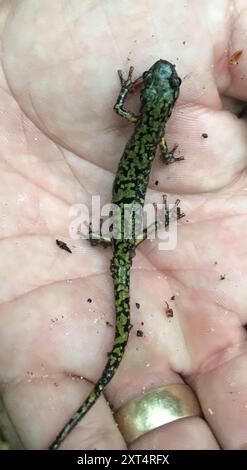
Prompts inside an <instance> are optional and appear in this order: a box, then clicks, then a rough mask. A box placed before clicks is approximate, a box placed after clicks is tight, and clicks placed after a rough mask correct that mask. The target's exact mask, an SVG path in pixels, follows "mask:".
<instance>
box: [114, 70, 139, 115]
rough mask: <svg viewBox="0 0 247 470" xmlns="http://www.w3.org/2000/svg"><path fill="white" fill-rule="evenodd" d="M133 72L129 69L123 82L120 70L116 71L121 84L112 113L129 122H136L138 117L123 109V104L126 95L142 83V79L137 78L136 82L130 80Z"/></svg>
mask: <svg viewBox="0 0 247 470" xmlns="http://www.w3.org/2000/svg"><path fill="white" fill-rule="evenodd" d="M133 71H134V67H130V69H129V73H128V76H127V79H126V80H125V79H124V78H123V72H122V70H118V75H119V79H120V83H121V89H120V92H119V95H118V98H117V101H116V104H115V106H114V111H115V112H116V113H117V114H118V115H119V116H121V117H124V118H125V119H127V120H128V121H129V122H136V121H137V119H138V116H136V115H135V114H134V113H132V112H131V111H129V110H128V109H126V108H124V102H125V99H126V97H127V95H128V94H129V93H130V92H131V91H133V90H134V89H135V88H136V87H137V86H139V85H140V84H141V83H142V77H140V78H137V80H134V81H133V80H132V75H133Z"/></svg>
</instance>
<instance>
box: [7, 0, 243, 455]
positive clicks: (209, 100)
mask: <svg viewBox="0 0 247 470" xmlns="http://www.w3.org/2000/svg"><path fill="white" fill-rule="evenodd" d="M82 3H83V4H82ZM199 3H200V5H199ZM171 4H172V8H171ZM244 5H245V2H244V1H243V0H241V1H237V0H235V2H230V1H226V0H219V1H217V2H215V1H214V0H212V1H211V0H209V1H208V2H198V1H197V0H194V1H193V0H191V1H190V2H186V1H185V0H183V1H181V0H173V1H172V2H171V1H170V0H169V1H168V0H155V1H153V0H152V2H151V1H145V2H143V1H136V2H132V1H130V0H126V1H125V2H122V1H116V0H114V1H105V2H96V1H95V2H93V1H85V2H80V1H79V0H71V1H70V2H64V1H58V0H54V1H53V2H52V4H51V2H48V1H47V0H43V1H42V2H39V1H38V0H37V1H36V0H32V1H31V0H23V1H22V2H18V1H9V0H8V1H6V2H4V1H2V2H1V3H0V31H1V45H2V47H1V75H0V80H1V87H0V93H1V98H0V103H1V108H0V111H1V139H0V148H1V152H0V155H1V189H0V221H1V223H0V230H1V245H2V246H1V261H0V263H1V265H0V266H1V273H2V279H4V282H3V281H2V283H1V307H0V344H1V353H0V374H1V376H0V383H1V396H2V400H3V404H4V407H5V409H6V411H7V414H8V416H9V418H10V420H11V422H12V424H13V427H14V429H15V431H16V433H17V434H18V436H19V439H20V441H21V443H22V445H23V447H25V448H27V449H45V448H47V447H48V445H49V443H50V442H51V441H52V439H54V437H55V435H56V434H57V432H59V430H60V429H61V427H62V426H63V425H64V424H65V422H66V421H67V420H68V419H69V418H70V417H71V415H72V413H73V412H74V411H75V410H76V409H77V408H78V406H79V405H80V403H81V401H82V399H83V398H84V397H86V395H87V393H88V391H89V390H90V389H91V387H92V384H93V383H94V382H96V380H97V379H98V378H99V376H100V374H101V372H102V370H103V367H104V364H105V358H106V354H107V352H108V351H109V350H110V349H111V346H112V340H113V328H111V327H110V326H109V324H108V325H107V324H106V322H110V323H111V324H113V323H114V300H113V287H112V280H111V276H110V272H109V260H110V258H111V250H109V251H108V250H104V249H103V248H99V247H97V248H94V247H91V246H90V245H89V244H88V242H86V241H73V242H71V240H70V239H69V238H68V225H69V223H70V222H71V217H69V215H68V213H69V208H70V206H71V205H72V204H75V203H84V204H87V205H90V195H91V194H100V196H101V204H104V203H108V202H110V200H111V190H112V182H113V178H114V174H115V171H116V169H117V165H118V163H119V159H120V157H121V154H122V151H123V148H124V146H125V144H126V142H127V140H128V138H129V136H130V134H131V132H132V126H131V124H129V123H127V122H126V123H125V121H123V120H121V119H120V118H119V117H117V116H116V115H115V114H114V112H113V111H112V106H113V104H114V101H115V99H116V96H117V94H118V91H119V83H118V77H117V73H116V70H117V69H118V68H121V69H123V70H124V71H125V72H127V71H128V68H129V63H131V65H134V67H135V72H134V73H135V77H137V76H139V75H140V74H141V73H142V72H143V71H144V70H146V69H147V68H148V67H150V65H152V64H153V63H154V62H155V61H156V60H158V59H160V58H163V59H167V60H169V61H171V62H173V63H175V64H176V69H177V71H178V74H179V76H181V78H182V80H183V82H182V86H181V92H180V97H179V100H178V102H177V104H176V107H175V110H174V112H173V114H172V117H171V119H170V121H169V124H168V126H167V134H166V135H167V138H168V144H169V146H170V148H171V147H172V146H173V145H174V144H178V145H179V148H178V150H177V152H180V153H181V154H182V155H184V157H185V161H183V162H179V163H175V164H173V165H170V166H169V167H166V166H164V165H163V163H162V162H161V161H160V159H159V158H156V160H155V162H154V165H153V169H152V172H151V177H150V185H149V187H150V191H148V194H147V200H148V201H152V202H155V201H156V202H161V195H162V194H163V193H164V192H165V193H167V194H168V198H169V201H171V202H174V200H175V199H176V198H177V195H179V197H180V198H181V201H182V203H181V209H182V210H183V211H184V212H185V213H186V217H185V218H184V219H182V220H181V221H180V222H179V229H178V244H177V248H176V249H175V250H172V251H163V252H162V251H159V250H158V242H157V241H154V242H152V243H151V242H149V241H147V242H145V243H143V244H142V246H141V247H140V248H138V249H137V251H136V253H137V254H136V257H135V258H134V259H133V267H132V273H131V322H132V324H133V328H132V330H131V334H130V339H129V343H128V348H127V351H126V353H125V356H124V359H123V361H122V363H121V366H120V368H119V370H118V372H117V374H116V376H115V377H114V379H113V380H112V382H111V383H110V385H109V386H108V388H107V393H106V394H105V396H106V398H107V400H108V401H109V402H110V403H111V405H112V407H113V408H115V409H117V408H118V407H119V406H121V404H123V403H125V402H127V401H128V400H129V399H131V398H132V397H134V396H136V395H139V394H140V393H141V392H142V390H149V389H151V388H155V387H158V386H160V385H163V384H166V383H167V384H172V383H181V382H183V381H185V382H186V383H188V384H189V385H190V386H191V387H192V389H193V390H194V392H195V393H196V394H197V396H198V398H199V400H200V403H201V406H202V408H203V411H204V415H205V419H204V420H202V419H200V418H190V419H184V420H181V421H176V422H174V423H171V424H169V425H167V426H163V427H162V428H159V429H157V430H155V431H152V432H150V433H149V434H147V435H145V436H143V437H142V438H140V439H139V440H138V441H136V442H135V443H133V444H132V445H131V448H132V449H134V448H138V449H141V448H144V449H162V448H166V449H181V448H192V449H198V448H199V449H202V448H203V449H216V448H224V449H243V448H247V435H246V415H247V370H246V356H247V345H246V330H245V328H244V325H246V322H247V318H246V317H247V315H246V300H247V298H246V297H247V291H246V272H247V269H246V268H247V261H246V260H247V251H246V246H245V243H244V241H243V234H245V233H246V228H247V227H246V226H247V219H246V209H247V202H246V189H247V182H246V154H247V132H246V131H247V129H246V121H245V120H244V119H243V118H242V119H238V118H237V117H236V115H235V113H234V111H235V109H236V108H237V103H236V100H237V99H238V100H243V101H246V100H247V59H246V54H245V51H244V52H243V54H242V56H241V57H240V58H239V61H238V62H239V63H238V65H230V64H229V60H228V57H229V56H230V55H231V54H232V53H234V52H235V51H236V50H241V49H244V48H245V45H246V30H247V28H246V26H247V12H246V9H245V10H244ZM126 12H128V15H126ZM95 24H97V28H96V27H95ZM198 44H200V47H199V48H198ZM128 57H129V59H130V61H128V60H127V59H128ZM222 96H226V97H228V98H230V100H228V101H227V109H224V106H226V101H225V100H223V99H222ZM132 101H133V103H132V105H133V106H131V107H133V109H134V108H135V106H136V108H137V109H138V96H136V97H134V98H133V100H132ZM203 133H207V134H208V138H206V139H205V138H203V137H202V134H203ZM155 181H159V184H158V186H156V185H155ZM56 238H58V239H62V240H63V241H66V242H67V244H68V245H69V247H70V248H71V250H72V252H73V254H69V253H67V252H65V251H64V250H60V249H59V248H58V247H57V245H56V243H55V239H56ZM6 274H7V276H6ZM174 295H175V299H174V300H170V299H171V297H172V296H174ZM88 299H92V302H89V301H88ZM165 301H167V302H168V303H169V305H170V306H172V308H173V312H174V316H173V317H172V318H167V317H166V315H165V308H166V304H165ZM136 303H139V304H140V308H139V309H138V308H137V307H136ZM142 322H143V323H144V325H142ZM140 329H141V330H142V331H143V333H144V335H143V336H141V337H139V336H137V335H136V332H137V330H140ZM81 377H84V378H85V380H81ZM61 448H63V449H73V448H81V449H96V448H97V449H109V448H110V449H113V448H115V449H125V448H126V445H125V443H124V440H123V437H122V436H121V434H120V432H119V431H118V429H117V428H116V424H115V422H114V419H113V417H112V414H111V411H110V409H109V407H108V405H107V402H106V400H104V398H101V399H100V400H99V401H98V402H97V403H96V405H95V406H94V407H93V408H92V410H91V411H90V413H88V415H86V416H85V418H84V419H83V420H82V421H81V422H80V423H79V425H78V426H77V427H76V428H75V430H74V431H73V432H72V433H71V435H70V436H69V437H68V438H67V440H66V441H65V442H64V443H63V445H62V446H61Z"/></svg>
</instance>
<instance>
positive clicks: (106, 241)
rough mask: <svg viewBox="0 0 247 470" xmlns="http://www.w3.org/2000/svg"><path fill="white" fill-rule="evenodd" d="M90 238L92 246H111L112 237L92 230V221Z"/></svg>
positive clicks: (89, 230) (89, 232)
mask: <svg viewBox="0 0 247 470" xmlns="http://www.w3.org/2000/svg"><path fill="white" fill-rule="evenodd" d="M88 239H89V242H90V244H91V245H92V246H96V245H102V246H103V247H104V248H107V247H108V246H111V244H112V239H111V238H110V237H105V236H102V235H101V234H100V233H94V232H92V223H91V222H90V224H89V229H88Z"/></svg>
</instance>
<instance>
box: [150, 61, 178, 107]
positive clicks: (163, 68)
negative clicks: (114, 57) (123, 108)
mask: <svg viewBox="0 0 247 470" xmlns="http://www.w3.org/2000/svg"><path fill="white" fill-rule="evenodd" d="M180 84H181V79H180V78H179V77H178V75H177V72H176V70H175V66H174V65H172V64H171V63H170V62H167V61H166V60H162V59H160V60H158V61H157V62H155V64H154V65H152V67H151V68H150V69H149V70H148V71H147V72H144V74H143V84H142V89H141V101H142V103H143V104H144V103H147V102H149V103H157V104H158V103H159V104H160V105H161V106H162V102H164V104H165V105H166V106H167V105H168V106H169V105H171V106H173V105H174V103H175V101H176V99H177V98H178V95H179V87H180Z"/></svg>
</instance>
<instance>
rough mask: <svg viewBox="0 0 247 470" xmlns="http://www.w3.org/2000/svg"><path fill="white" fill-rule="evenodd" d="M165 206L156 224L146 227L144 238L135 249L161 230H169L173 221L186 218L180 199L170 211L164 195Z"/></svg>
mask: <svg viewBox="0 0 247 470" xmlns="http://www.w3.org/2000/svg"><path fill="white" fill-rule="evenodd" d="M163 204H164V208H163V211H162V214H161V216H160V217H159V218H156V220H155V222H153V223H152V224H151V225H149V226H148V227H146V228H145V229H144V230H143V233H142V236H141V237H138V238H137V239H136V242H135V247H137V246H139V245H140V244H141V243H142V242H143V241H144V240H146V239H147V238H148V237H149V236H150V235H151V234H152V233H154V232H156V231H157V230H159V229H161V228H167V227H169V225H170V222H171V221H174V220H179V219H181V218H182V217H184V216H185V214H184V213H183V212H181V209H180V207H179V204H180V199H177V200H176V201H175V203H174V205H173V207H172V208H171V209H169V207H168V204H167V196H166V194H164V195H163Z"/></svg>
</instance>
